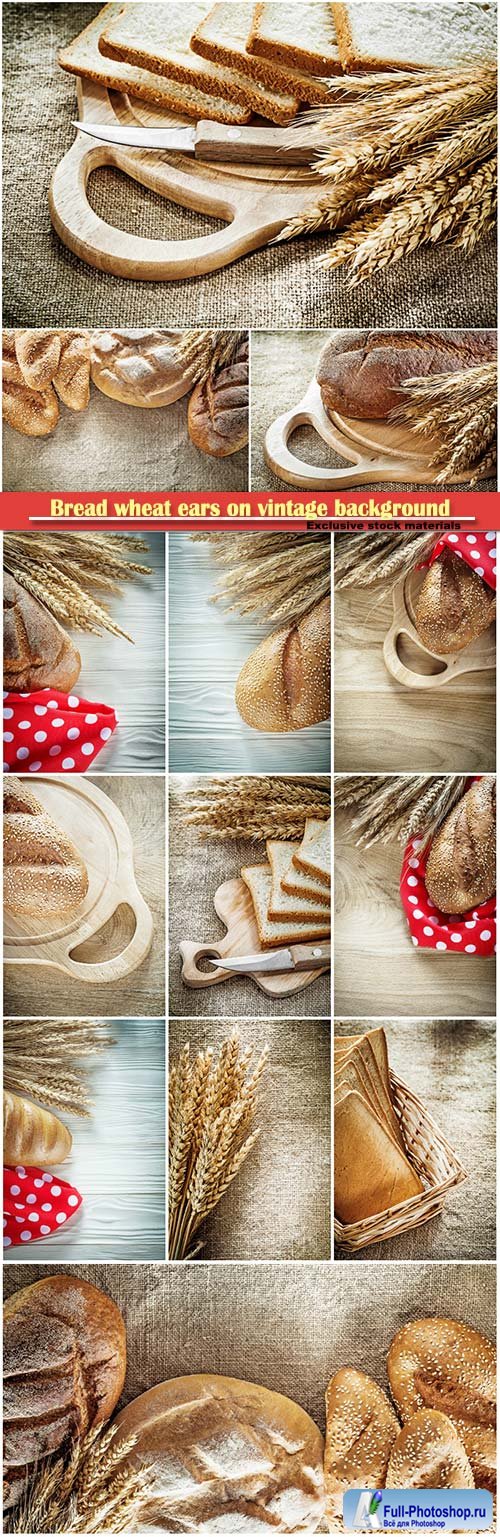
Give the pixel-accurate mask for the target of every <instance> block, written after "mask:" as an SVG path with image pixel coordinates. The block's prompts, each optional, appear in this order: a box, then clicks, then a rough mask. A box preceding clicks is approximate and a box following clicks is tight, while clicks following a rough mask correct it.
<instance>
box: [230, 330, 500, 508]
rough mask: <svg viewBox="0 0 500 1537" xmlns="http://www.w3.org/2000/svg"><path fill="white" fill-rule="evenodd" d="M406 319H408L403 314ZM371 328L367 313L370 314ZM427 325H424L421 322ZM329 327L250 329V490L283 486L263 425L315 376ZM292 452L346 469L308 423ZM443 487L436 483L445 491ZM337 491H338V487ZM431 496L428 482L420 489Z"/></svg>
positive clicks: (486, 486) (490, 485) (403, 487)
mask: <svg viewBox="0 0 500 1537" xmlns="http://www.w3.org/2000/svg"><path fill="white" fill-rule="evenodd" d="M406 322H407V324H408V325H410V326H412V325H413V321H412V319H410V317H409V316H407V317H406ZM368 323H369V325H370V328H371V329H372V322H371V319H370V320H369V322H368ZM426 329H427V326H426ZM331 334H333V335H334V334H335V333H334V332H333V333H332V332H330V331H296V332H295V333H294V334H290V332H288V333H287V332H276V334H274V335H271V334H270V333H269V332H265V331H264V332H254V334H253V336H252V395H251V423H252V450H251V467H250V473H251V488H252V491H282V490H283V488H284V486H285V485H286V481H284V480H283V479H282V478H281V477H280V476H279V475H274V474H273V471H272V470H270V469H268V467H267V464H266V462H265V459H264V441H265V436H266V432H267V430H268V428H269V427H270V426H271V424H272V422H274V421H275V420H276V417H277V416H281V413H282V412H283V411H290V410H292V409H293V408H295V407H296V406H298V404H299V400H301V399H302V396H303V395H305V392H306V389H307V387H308V385H309V384H310V383H311V380H312V379H314V377H315V374H316V368H317V365H318V359H319V354H320V351H321V348H322V347H323V346H324V344H325V342H326V341H328V337H329V336H330V335H331ZM288 446H289V448H290V451H291V453H293V454H295V455H296V457H297V458H298V459H303V460H305V462H306V464H315V465H320V466H321V467H322V468H327V469H335V468H338V469H345V468H346V460H345V459H342V458H341V457H340V456H339V455H338V454H336V453H335V452H334V450H333V449H332V448H330V447H329V446H328V444H327V443H324V442H323V439H322V438H320V437H319V434H318V433H317V432H315V430H314V428H313V427H298V428H297V429H296V431H295V432H294V433H292V436H291V438H290V440H289V445H288ZM415 489H416V488H415V486H414V485H410V483H409V482H408V483H406V484H405V483H404V482H403V481H401V480H399V481H397V482H394V485H393V486H391V485H389V483H388V482H387V481H386V482H385V484H383V485H381V484H378V483H377V482H375V483H374V484H373V486H372V485H371V484H370V490H371V491H386V492H388V493H390V491H391V490H396V491H411V492H413V493H414V492H415ZM453 489H454V490H463V491H469V490H470V486H469V485H468V484H464V485H463V486H461V487H460V486H456V487H454V488H453ZM478 490H480V491H495V490H496V479H495V478H492V479H491V480H482V481H481V483H480V485H479V487H478ZM445 491H446V487H444V488H442V489H440V494H441V495H444V494H445ZM341 494H342V493H341ZM423 495H424V496H425V497H427V498H428V497H429V496H430V490H429V487H428V486H427V487H425V489H424V491H423Z"/></svg>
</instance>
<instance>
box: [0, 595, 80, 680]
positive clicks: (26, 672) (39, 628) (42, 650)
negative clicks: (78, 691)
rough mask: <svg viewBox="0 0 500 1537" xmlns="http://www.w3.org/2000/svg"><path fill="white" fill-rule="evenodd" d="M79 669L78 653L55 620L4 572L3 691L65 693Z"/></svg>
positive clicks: (77, 675) (78, 673)
mask: <svg viewBox="0 0 500 1537" xmlns="http://www.w3.org/2000/svg"><path fill="white" fill-rule="evenodd" d="M81 665H82V664H81V657H80V653H79V652H78V651H77V649H76V646H74V645H73V642H72V641H71V640H70V639H69V636H68V635H66V634H65V632H64V630H63V629H62V628H61V625H60V624H58V623H57V620H56V619H53V617H52V614H49V612H48V610H47V609H46V608H44V607H43V604H42V603H39V602H38V599H37V598H33V597H32V596H31V593H29V592H27V591H26V588H25V587H21V586H20V584H19V582H16V579H15V577H14V576H11V575H10V572H9V571H5V573H4V584H3V678H4V687H5V688H6V689H13V690H14V691H17V690H20V691H21V692H23V693H24V691H25V690H26V691H27V692H31V691H32V690H35V689H41V688H57V689H61V691H62V692H63V693H66V692H67V691H68V690H70V689H72V688H73V686H74V684H75V683H76V680H77V678H78V677H79V675H80V669H81Z"/></svg>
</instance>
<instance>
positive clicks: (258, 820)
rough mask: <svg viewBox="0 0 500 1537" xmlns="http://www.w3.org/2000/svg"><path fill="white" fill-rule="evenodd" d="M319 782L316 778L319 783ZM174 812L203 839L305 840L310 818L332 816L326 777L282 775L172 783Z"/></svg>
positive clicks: (243, 775)
mask: <svg viewBox="0 0 500 1537" xmlns="http://www.w3.org/2000/svg"><path fill="white" fill-rule="evenodd" d="M316 781H317V782H316ZM172 812H173V815H175V816H177V817H178V818H179V819H180V820H181V821H182V822H184V823H185V824H186V825H187V826H192V827H197V828H198V829H199V831H200V836H201V837H202V838H209V839H217V840H219V841H222V842H226V841H229V840H232V839H235V838H247V839H251V840H252V841H259V842H262V841H264V840H265V839H266V838H283V839H291V840H292V841H297V840H298V841H299V842H300V841H301V839H302V837H303V833H304V826H305V823H306V821H307V818H308V817H312V818H315V819H316V818H319V819H324V820H327V819H328V817H329V815H330V786H329V780H328V777H327V776H322V775H318V776H316V777H314V776H310V777H309V778H307V779H306V780H302V779H299V778H293V779H283V778H277V777H276V776H274V775H272V776H271V775H261V776H255V775H246V774H233V775H229V776H228V777H227V778H225V777H224V776H221V777H217V776H216V777H212V778H209V779H206V780H205V779H203V780H201V781H200V783H199V784H198V785H197V786H196V788H194V789H190V790H184V788H183V787H181V786H179V787H177V786H175V785H174V786H173V789H172Z"/></svg>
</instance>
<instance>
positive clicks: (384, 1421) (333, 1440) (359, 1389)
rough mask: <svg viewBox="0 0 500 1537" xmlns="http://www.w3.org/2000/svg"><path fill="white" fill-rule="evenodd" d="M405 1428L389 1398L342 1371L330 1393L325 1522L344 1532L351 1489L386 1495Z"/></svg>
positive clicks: (359, 1375)
mask: <svg viewBox="0 0 500 1537" xmlns="http://www.w3.org/2000/svg"><path fill="white" fill-rule="evenodd" d="M400 1428H401V1427H400V1424H399V1420H398V1419H397V1416H396V1415H395V1413H394V1409H393V1408H392V1407H391V1404H390V1403H389V1399H388V1397H387V1394H386V1393H384V1392H383V1391H382V1388H379V1386H378V1384H377V1383H376V1382H374V1381H373V1379H372V1378H371V1377H368V1376H367V1375H366V1372H360V1371H357V1370H356V1368H355V1367H353V1366H343V1367H341V1369H340V1371H338V1372H336V1373H335V1376H334V1377H332V1378H331V1380H330V1382H329V1383H328V1388H327V1391H326V1437H325V1488H326V1516H327V1520H328V1524H329V1526H330V1527H331V1530H332V1531H338V1530H339V1518H340V1519H341V1518H342V1510H343V1500H344V1494H345V1493H346V1492H347V1490H348V1489H356V1488H357V1489H363V1488H368V1489H383V1488H385V1485H386V1481H387V1467H388V1463H389V1458H390V1455H391V1450H392V1447H393V1446H394V1443H395V1441H396V1440H397V1437H398V1435H399V1431H400Z"/></svg>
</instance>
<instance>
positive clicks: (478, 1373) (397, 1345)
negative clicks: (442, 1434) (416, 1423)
mask: <svg viewBox="0 0 500 1537" xmlns="http://www.w3.org/2000/svg"><path fill="white" fill-rule="evenodd" d="M387 1371H388V1376H389V1382H390V1386H391V1392H392V1396H393V1399H394V1402H395V1404H396V1408H397V1409H398V1410H399V1413H400V1415H401V1418H402V1419H403V1420H404V1421H405V1423H406V1422H407V1421H408V1420H411V1419H412V1417H413V1415H414V1414H415V1413H416V1412H417V1410H418V1409H422V1408H428V1409H438V1410H440V1412H441V1413H443V1414H446V1415H448V1418H449V1419H450V1420H451V1421H452V1424H453V1425H454V1427H455V1430H456V1431H457V1434H458V1435H459V1437H460V1440H461V1441H462V1442H463V1445H464V1447H465V1450H466V1453H467V1456H468V1458H469V1462H470V1465H471V1468H472V1472H473V1475H474V1479H475V1482H476V1487H477V1488H478V1489H490V1490H492V1491H494V1489H495V1482H496V1475H495V1469H496V1438H495V1428H494V1427H495V1421H496V1352H495V1350H494V1347H493V1345H492V1344H491V1343H490V1341H489V1340H487V1339H485V1337H484V1335H483V1334H479V1333H478V1331H477V1330H476V1329H471V1328H469V1326H468V1324H462V1323H458V1322H457V1321H456V1320H455V1319H451V1318H417V1319H415V1320H414V1322H413V1323H409V1324H406V1325H405V1327H404V1328H403V1329H401V1330H400V1331H399V1334H396V1337H395V1339H393V1341H392V1345H391V1348H390V1351H389V1355H388V1357H387Z"/></svg>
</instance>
